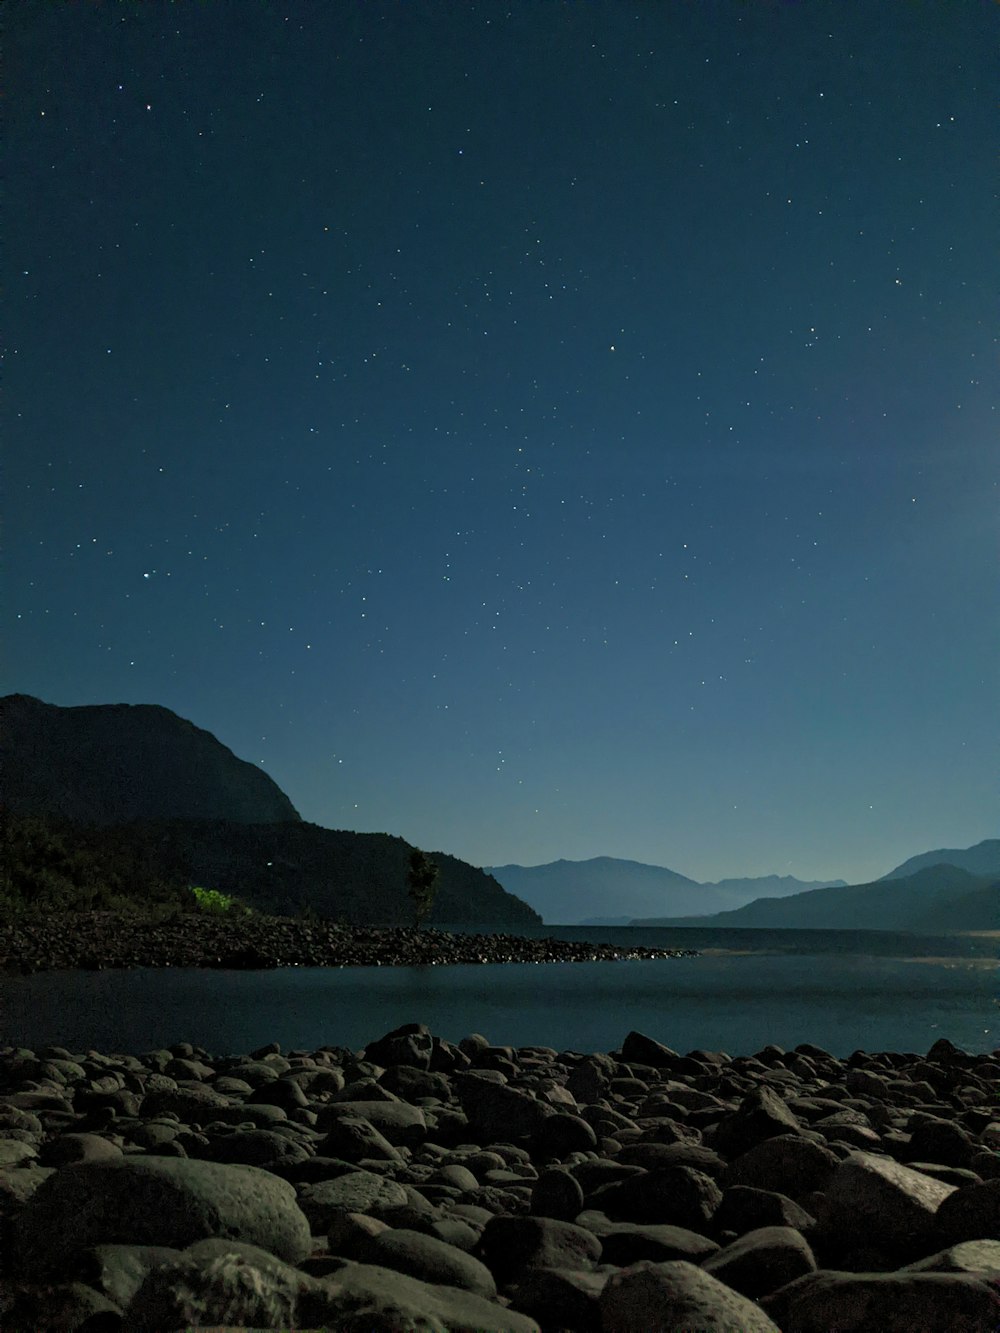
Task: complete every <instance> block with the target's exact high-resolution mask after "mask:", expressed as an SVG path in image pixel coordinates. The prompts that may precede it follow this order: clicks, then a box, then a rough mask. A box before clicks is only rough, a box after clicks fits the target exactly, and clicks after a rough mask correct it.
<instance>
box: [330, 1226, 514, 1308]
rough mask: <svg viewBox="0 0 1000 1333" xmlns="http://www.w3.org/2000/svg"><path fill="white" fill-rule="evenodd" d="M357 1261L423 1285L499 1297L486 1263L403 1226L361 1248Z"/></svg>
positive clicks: (371, 1240) (368, 1241)
mask: <svg viewBox="0 0 1000 1333" xmlns="http://www.w3.org/2000/svg"><path fill="white" fill-rule="evenodd" d="M356 1258H357V1259H358V1261H359V1262H360V1263H363V1264H375V1265H378V1266H379V1267H382V1268H391V1269H392V1270H393V1272H396V1273H408V1274H409V1275H410V1277H416V1278H420V1279H421V1281H423V1282H434V1283H438V1284H443V1285H444V1286H447V1287H460V1288H461V1289H462V1290H463V1291H472V1292H475V1293H476V1294H477V1295H478V1296H483V1297H485V1298H486V1299H487V1300H490V1299H492V1297H494V1296H495V1295H496V1294H497V1287H496V1282H495V1281H494V1279H493V1275H492V1273H491V1272H490V1270H489V1269H488V1268H487V1267H486V1265H485V1264H484V1263H481V1262H480V1260H478V1259H475V1258H473V1256H472V1255H471V1254H468V1253H466V1252H465V1251H463V1250H460V1249H458V1248H457V1247H456V1246H454V1245H449V1244H447V1243H446V1242H445V1241H442V1240H438V1239H436V1237H434V1236H428V1235H425V1234H423V1233H422V1232H419V1231H409V1230H406V1229H405V1228H403V1227H399V1228H395V1229H393V1228H388V1229H386V1230H383V1231H380V1232H379V1233H378V1235H375V1236H371V1237H369V1239H368V1240H367V1241H366V1242H365V1243H364V1244H362V1245H360V1246H359V1247H358V1252H357V1255H356Z"/></svg>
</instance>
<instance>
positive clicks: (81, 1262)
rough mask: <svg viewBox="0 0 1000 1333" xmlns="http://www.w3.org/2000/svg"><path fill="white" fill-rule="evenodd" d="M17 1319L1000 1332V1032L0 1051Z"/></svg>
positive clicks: (6, 1297) (409, 1031) (79, 1323)
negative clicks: (789, 1040) (688, 1043)
mask: <svg viewBox="0 0 1000 1333" xmlns="http://www.w3.org/2000/svg"><path fill="white" fill-rule="evenodd" d="M0 1256H3V1259H4V1263H3V1269H2V1271H0V1327H2V1328H5V1329H7V1328H10V1329H21V1328H33V1329H47V1330H76V1331H78V1333H84V1330H87V1331H89V1333H113V1331H115V1330H135V1331H136V1333H144V1331H145V1330H149V1333H152V1331H153V1330H157V1333H165V1331H166V1330H172V1329H174V1330H180V1329H187V1328H208V1327H212V1328H216V1329H218V1328H222V1327H225V1328H230V1329H235V1328H243V1329H245V1328H253V1329H279V1328H281V1329H288V1328H296V1329H299V1330H305V1329H314V1330H318V1329H331V1330H334V1329H335V1330H338V1331H341V1333H342V1331H343V1330H349V1331H354V1333H361V1330H364V1333H370V1331H371V1330H385V1331H386V1333H388V1331H389V1330H393V1333H396V1331H397V1330H404V1329H421V1330H427V1331H428V1333H437V1331H441V1330H468V1331H469V1333H471V1331H472V1330H477V1331H480V1330H496V1331H497V1333H499V1331H500V1330H510V1333H529V1331H532V1330H534V1333H538V1330H543V1333H559V1331H561V1333H567V1331H569V1330H580V1331H581V1333H633V1331H634V1333H649V1331H650V1330H662V1331H663V1333H666V1330H677V1331H679V1330H682V1329H683V1330H690V1329H692V1328H697V1329H699V1330H700V1329H706V1330H719V1331H720V1333H721V1330H732V1329H739V1330H740V1331H741V1333H776V1331H777V1333H829V1330H830V1329H832V1328H836V1329H838V1330H839V1331H840V1333H851V1331H852V1330H856V1331H857V1333H861V1331H862V1330H864V1331H865V1333H869V1330H872V1329H878V1330H880V1333H920V1331H921V1330H925V1331H926V1333H931V1331H932V1330H933V1333H946V1331H947V1330H955V1333H957V1331H958V1330H962V1333H987V1331H988V1333H995V1329H996V1328H997V1327H998V1325H1000V1052H998V1051H995V1052H993V1053H992V1054H989V1055H975V1056H973V1055H967V1054H965V1053H964V1052H962V1051H960V1050H958V1049H956V1048H955V1047H954V1046H952V1045H951V1044H950V1043H949V1042H947V1041H945V1040H941V1041H938V1042H936V1043H935V1044H934V1046H933V1047H932V1048H931V1050H930V1051H929V1052H928V1054H927V1055H926V1056H918V1055H907V1054H893V1053H889V1052H885V1053H880V1054H866V1053H863V1052H856V1053H855V1054H854V1055H852V1056H851V1057H850V1058H849V1059H846V1060H843V1059H837V1058H835V1057H834V1056H832V1055H830V1054H829V1053H828V1052H826V1051H824V1050H821V1049H819V1048H818V1047H814V1046H808V1045H804V1046H799V1047H797V1048H796V1049H795V1050H794V1051H784V1050H782V1049H780V1048H778V1047H776V1046H769V1047H767V1048H765V1049H764V1050H761V1051H758V1052H757V1053H756V1055H753V1056H739V1057H730V1056H729V1055H727V1054H723V1053H719V1052H711V1051H691V1052H689V1053H688V1054H684V1055H682V1054H679V1053H677V1052H675V1051H673V1050H670V1049H669V1048H668V1047H666V1046H664V1045H661V1044H660V1043H659V1042H658V1041H656V1040H654V1039H653V1038H651V1037H649V1036H645V1035H643V1034H641V1033H637V1032H630V1033H629V1034H628V1035H627V1036H626V1038H625V1040H624V1041H623V1042H622V1045H621V1048H620V1049H619V1050H617V1051H614V1052H612V1053H611V1054H599V1055H588V1054H581V1053H577V1052H572V1051H561V1052H557V1051H555V1050H552V1049H548V1048H543V1047H524V1048H520V1049H512V1048H510V1047H507V1046H498V1045H493V1044H491V1043H490V1042H489V1041H488V1040H487V1039H486V1038H485V1037H483V1036H480V1035H477V1034H474V1035H470V1036H469V1037H467V1038H466V1039H464V1040H463V1041H462V1042H460V1043H459V1044H458V1045H453V1044H451V1043H449V1042H447V1041H444V1040H441V1039H439V1038H437V1037H434V1036H433V1035H432V1034H431V1033H430V1032H429V1031H428V1030H427V1029H426V1028H425V1027H423V1026H420V1025H416V1024H414V1025H410V1026H407V1027H404V1028H400V1029H397V1030H396V1031H394V1032H391V1033H389V1034H387V1035H386V1036H384V1037H381V1038H379V1039H378V1040H375V1041H372V1042H371V1043H370V1044H369V1045H368V1046H367V1048H365V1049H363V1050H360V1051H353V1052H352V1051H348V1050H345V1049H342V1048H337V1047H332V1046H330V1047H323V1048H321V1049H319V1050H316V1051H287V1052H282V1051H281V1050H280V1049H279V1048H278V1046H277V1045H270V1046H266V1047H263V1048H261V1049H259V1050H257V1051H254V1052H253V1053H251V1054H249V1055H229V1056H218V1055H213V1054H211V1053H209V1052H208V1051H205V1050H202V1049H200V1048H196V1047H193V1046H191V1045H188V1044H184V1043H180V1044H177V1045H174V1046H172V1047H171V1048H170V1049H169V1050H157V1051H151V1052H148V1053H146V1054H144V1055H142V1056H131V1055H113V1054H103V1053H100V1052H98V1051H86V1052H71V1051H68V1050H65V1049H62V1048H60V1047H49V1048H47V1049H42V1050H37V1051H30V1050H23V1049H10V1048H8V1049H5V1050H0Z"/></svg>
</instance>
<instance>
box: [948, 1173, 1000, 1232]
mask: <svg viewBox="0 0 1000 1333" xmlns="http://www.w3.org/2000/svg"><path fill="white" fill-rule="evenodd" d="M942 1188H945V1187H944V1186H942ZM935 1233H936V1235H937V1238H938V1241H939V1242H940V1243H941V1244H944V1245H954V1244H955V1243H957V1242H958V1241H962V1240H1000V1179H993V1180H984V1181H982V1182H981V1184H978V1185H963V1186H962V1188H961V1189H956V1190H953V1191H952V1192H950V1193H949V1194H948V1197H947V1198H945V1199H943V1200H942V1202H941V1205H940V1207H939V1208H938V1211H937V1216H936V1218H935Z"/></svg>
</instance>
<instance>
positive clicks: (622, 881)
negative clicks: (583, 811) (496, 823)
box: [484, 856, 844, 925]
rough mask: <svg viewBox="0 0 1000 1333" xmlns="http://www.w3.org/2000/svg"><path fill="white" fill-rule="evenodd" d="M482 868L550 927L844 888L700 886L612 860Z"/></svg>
mask: <svg viewBox="0 0 1000 1333" xmlns="http://www.w3.org/2000/svg"><path fill="white" fill-rule="evenodd" d="M484 868H485V869H486V870H487V871H488V873H489V874H491V875H492V876H493V877H494V879H497V880H499V881H500V883H501V884H502V885H503V886H504V888H505V889H507V890H508V892H510V893H514V894H516V895H517V896H518V897H519V898H522V899H523V900H524V901H525V902H527V903H530V904H531V906H532V907H533V908H534V909H535V911H536V912H540V913H541V916H542V920H543V921H545V922H546V923H549V924H552V925H556V924H558V925H588V924H598V925H628V924H629V922H630V921H631V920H632V919H633V918H635V917H647V916H654V915H658V916H663V915H666V914H668V913H669V915H670V916H691V915H694V914H695V913H701V914H704V913H708V912H724V911H728V910H730V909H732V908H736V907H741V906H743V904H744V903H749V902H752V901H753V900H754V899H755V898H763V897H782V896H785V895H787V894H792V893H799V892H801V891H802V890H803V889H814V888H825V887H827V886H828V885H830V884H843V883H844V881H843V880H842V879H841V880H817V881H813V882H809V881H804V880H800V879H795V878H793V877H792V876H791V875H765V876H763V877H761V878H758V879H724V880H719V881H718V883H714V884H713V883H707V884H701V883H699V882H698V881H697V880H694V879H689V878H688V877H687V875H681V874H678V872H677V871H676V870H668V869H667V868H666V866H653V865H645V864H643V863H642V862H640V861H624V860H620V859H618V858H617V857H613V856H596V857H593V858H592V859H591V860H589V861H550V862H549V863H548V864H547V865H540V866H521V865H505V866H486V867H484Z"/></svg>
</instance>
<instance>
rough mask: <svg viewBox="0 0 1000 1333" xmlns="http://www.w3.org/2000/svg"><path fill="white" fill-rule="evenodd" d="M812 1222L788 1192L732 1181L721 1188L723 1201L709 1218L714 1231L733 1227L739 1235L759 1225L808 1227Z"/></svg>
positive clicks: (799, 1228)
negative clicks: (738, 1183)
mask: <svg viewBox="0 0 1000 1333" xmlns="http://www.w3.org/2000/svg"><path fill="white" fill-rule="evenodd" d="M815 1222H816V1219H815V1218H814V1217H813V1215H812V1214H811V1213H808V1212H807V1211H806V1210H805V1209H804V1208H802V1207H801V1206H800V1205H799V1204H797V1203H796V1202H795V1200H794V1199H790V1198H789V1197H788V1196H787V1194H779V1193H777V1192H776V1191H775V1190H760V1189H753V1188H752V1186H750V1185H731V1186H730V1187H729V1188H728V1189H726V1190H723V1192H722V1202H721V1203H720V1204H719V1207H718V1209H717V1210H716V1213H715V1216H714V1217H713V1218H712V1224H713V1226H714V1228H715V1232H716V1234H718V1233H719V1232H722V1231H735V1232H736V1234H737V1235H738V1236H742V1235H744V1234H745V1233H746V1232H748V1231H757V1230H758V1229H759V1228H761V1227H794V1228H795V1229H796V1230H798V1231H802V1230H808V1229H809V1228H810V1227H812V1226H814V1225H815Z"/></svg>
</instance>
